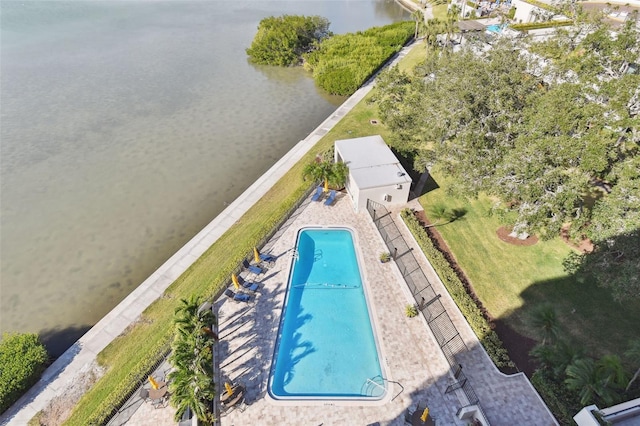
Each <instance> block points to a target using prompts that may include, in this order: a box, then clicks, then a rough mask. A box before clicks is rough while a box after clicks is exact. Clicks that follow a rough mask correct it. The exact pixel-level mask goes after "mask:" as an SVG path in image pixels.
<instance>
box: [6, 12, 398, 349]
mask: <svg viewBox="0 0 640 426" xmlns="http://www.w3.org/2000/svg"><path fill="white" fill-rule="evenodd" d="M283 14H304V15H321V16H324V17H326V18H328V19H329V20H330V21H331V27H330V29H331V30H332V31H333V32H335V33H345V32H353V31H358V30H364V29H367V28H370V27H372V26H378V25H385V24H388V23H391V22H395V21H398V20H402V19H408V18H409V15H408V13H406V12H405V11H404V10H403V9H402V8H401V7H400V6H398V5H397V4H396V3H394V2H393V0H357V1H352V0H326V1H311V0H298V1H292V0H291V1H267V0H252V1H230V0H220V1H214V0H211V1H149V0H146V1H68V2H67V1H42V2H38V1H30V0H29V1H5V0H3V1H2V2H1V3H0V28H1V30H0V31H1V34H0V42H1V44H0V309H1V310H0V331H2V332H6V331H21V332H25V331H29V332H38V333H41V336H42V338H43V340H44V342H45V344H46V345H47V347H48V349H49V350H50V351H51V352H52V353H53V354H54V355H58V354H60V353H61V352H63V351H64V350H65V349H66V348H67V347H68V346H70V345H71V344H72V343H73V342H74V341H75V340H76V339H77V338H78V337H80V336H81V335H82V334H83V333H84V332H85V331H86V330H88V329H89V328H90V327H91V326H92V325H93V324H95V323H96V322H97V321H98V320H99V319H100V318H101V317H102V316H103V315H104V314H105V313H107V312H108V311H109V310H110V309H112V308H113V307H114V306H115V305H116V304H118V303H119V302H120V301H121V300H122V299H123V298H124V297H126V296H127V295H128V294H129V293H130V292H131V291H132V290H133V289H135V288H136V287H137V286H138V285H139V284H140V283H141V282H142V281H144V279H145V278H146V277H147V276H149V275H150V274H151V273H152V272H153V271H154V270H155V269H156V268H157V267H158V266H160V265H161V264H162V263H163V262H164V261H165V260H167V259H168V258H169V257H170V256H171V255H172V254H173V253H174V252H175V251H177V250H178V249H179V248H180V247H181V246H182V245H183V244H184V243H185V242H186V241H188V240H189V239H190V238H191V237H193V236H194V235H195V234H196V233H197V232H198V231H200V230H201V229H202V228H203V227H204V226H205V225H206V224H207V223H209V222H210V221H211V220H212V219H213V218H214V217H215V216H216V215H217V214H218V213H220V211H222V210H223V209H224V208H225V206H226V205H227V204H228V203H230V202H231V201H233V200H234V199H235V198H236V197H237V196H238V195H239V194H240V193H242V192H243V191H244V189H246V188H247V187H248V186H249V185H250V184H251V183H252V182H254V181H255V179H256V178H258V177H259V176H260V175H261V174H262V173H263V172H264V171H266V170H267V169H268V168H269V167H270V166H271V165H273V164H274V163H275V162H276V161H277V160H278V159H279V158H280V157H281V156H282V155H283V154H284V153H286V152H287V151H288V150H289V149H290V148H291V147H293V146H294V145H295V144H296V143H297V142H298V141H299V140H301V139H303V138H304V137H306V135H307V134H309V132H310V131H311V130H313V129H314V128H315V127H316V126H317V125H319V124H320V123H321V122H322V121H323V120H324V119H325V118H326V117H327V116H329V115H330V114H331V113H332V112H333V111H334V110H335V108H336V107H337V106H338V105H339V104H340V103H342V102H343V101H344V98H341V97H335V96H329V95H327V94H325V93H322V92H321V91H320V90H319V89H317V88H316V87H315V85H314V83H313V80H312V79H311V77H310V76H309V75H308V74H307V73H305V72H304V71H303V70H301V69H296V68H275V67H265V66H254V65H251V64H250V63H249V62H248V61H247V57H246V54H245V51H244V49H245V48H246V47H248V46H249V45H250V43H251V40H252V39H253V36H254V34H255V32H256V29H257V26H258V23H259V21H260V20H261V19H262V18H264V17H267V16H272V15H273V16H279V15H283Z"/></svg>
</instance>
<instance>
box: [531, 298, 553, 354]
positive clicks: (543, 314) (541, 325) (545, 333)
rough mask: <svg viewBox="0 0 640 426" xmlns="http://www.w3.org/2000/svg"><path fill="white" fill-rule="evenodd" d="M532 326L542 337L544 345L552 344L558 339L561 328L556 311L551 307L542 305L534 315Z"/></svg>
mask: <svg viewBox="0 0 640 426" xmlns="http://www.w3.org/2000/svg"><path fill="white" fill-rule="evenodd" d="M531 324H532V325H533V326H534V327H535V328H536V329H538V331H539V332H540V334H541V335H542V344H543V345H544V344H546V343H547V341H549V342H552V341H555V340H556V339H557V338H558V335H559V334H560V328H559V326H558V318H557V317H556V311H555V310H554V309H553V307H552V306H551V305H542V306H540V307H538V309H536V310H535V311H533V313H532V318H531Z"/></svg>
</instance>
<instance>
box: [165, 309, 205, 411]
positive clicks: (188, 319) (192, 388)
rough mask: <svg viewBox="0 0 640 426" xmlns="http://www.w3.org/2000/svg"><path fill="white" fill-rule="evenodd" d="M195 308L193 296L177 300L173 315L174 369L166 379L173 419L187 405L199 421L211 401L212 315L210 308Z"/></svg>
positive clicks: (172, 358) (171, 360)
mask: <svg viewBox="0 0 640 426" xmlns="http://www.w3.org/2000/svg"><path fill="white" fill-rule="evenodd" d="M199 307H200V299H199V298H197V297H191V298H190V299H181V301H180V305H179V306H178V307H177V308H176V310H175V314H174V320H173V323H174V329H175V336H174V340H173V343H172V345H171V349H172V353H171V356H170V357H169V361H170V362H171V364H172V365H173V366H174V367H175V369H174V371H172V372H171V373H170V374H169V377H168V378H169V381H170V384H169V389H170V391H171V405H173V406H174V407H175V408H176V416H175V418H176V420H179V419H180V418H181V417H182V415H183V414H184V412H185V411H186V410H187V408H191V410H192V411H193V413H194V414H195V415H196V417H198V419H199V420H201V421H203V422H207V421H209V419H210V416H211V400H212V399H213V397H214V395H215V392H214V382H213V353H212V347H213V345H214V344H215V342H216V336H215V333H213V331H212V330H211V327H213V326H214V325H215V322H216V318H215V315H214V314H213V312H212V311H211V310H210V309H199Z"/></svg>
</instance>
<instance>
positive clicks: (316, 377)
mask: <svg viewBox="0 0 640 426" xmlns="http://www.w3.org/2000/svg"><path fill="white" fill-rule="evenodd" d="M296 247H297V253H298V256H297V259H296V260H295V261H294V262H293V266H292V271H291V273H290V276H289V285H288V289H287V296H286V299H285V303H284V307H283V315H282V319H281V323H280V333H279V337H278V342H277V343H276V349H275V354H274V358H273V364H272V367H271V377H270V381H269V392H270V394H271V396H273V397H274V398H276V399H304V398H311V399H341V398H344V399H352V398H357V399H374V400H375V399H380V398H381V397H382V396H383V394H384V389H383V381H382V380H381V377H382V371H381V368H380V362H379V357H378V349H377V346H376V341H375V338H374V334H373V329H372V326H371V320H370V318H369V309H368V306H367V300H366V295H365V292H364V288H363V283H362V278H361V274H360V269H359V266H358V260H357V257H356V252H355V248H354V244H353V235H352V233H351V231H350V230H348V229H326V228H323V229H303V230H301V231H300V232H299V233H298V241H297V244H296ZM372 382H375V383H377V384H378V385H376V384H374V383H372Z"/></svg>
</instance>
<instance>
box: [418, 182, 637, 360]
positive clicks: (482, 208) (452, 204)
mask: <svg viewBox="0 0 640 426" xmlns="http://www.w3.org/2000/svg"><path fill="white" fill-rule="evenodd" d="M432 176H433V177H434V180H435V182H436V184H437V186H439V188H437V189H434V190H432V191H430V192H427V193H426V194H425V195H423V196H422V197H421V198H420V203H421V204H422V205H423V207H424V209H425V212H426V214H427V216H429V208H430V206H432V205H445V206H447V207H448V208H452V209H464V210H466V211H467V212H466V214H465V215H464V217H463V218H461V219H459V220H456V221H454V222H452V223H449V224H446V225H442V226H438V227H437V229H438V231H439V232H440V233H441V234H442V236H443V238H444V239H445V240H446V242H447V244H448V245H449V247H450V249H451V251H452V252H453V253H454V256H455V258H456V260H457V261H458V263H459V264H460V266H461V267H462V268H463V270H464V271H465V273H466V275H467V277H468V278H469V279H470V280H471V283H472V285H473V288H474V289H475V291H476V292H477V294H478V296H479V297H480V299H481V300H482V303H483V304H484V306H485V307H486V308H487V309H488V311H489V312H490V314H491V315H492V316H493V317H495V318H500V319H504V320H505V321H506V322H507V323H508V324H509V325H511V326H512V328H514V329H516V330H518V331H519V332H521V333H523V334H525V335H528V336H530V337H534V338H535V337H537V332H536V330H534V329H532V328H531V327H530V326H529V322H530V321H529V319H530V316H531V312H532V310H533V309H535V308H536V307H537V306H539V305H540V304H542V303H551V304H552V305H553V306H554V307H555V309H556V312H557V314H558V316H559V319H560V322H561V327H562V329H563V330H564V331H565V338H568V339H570V340H573V341H575V342H578V343H579V344H581V345H584V346H585V347H586V348H587V350H588V351H589V352H590V353H591V354H592V355H594V356H599V355H602V354H604V353H609V352H613V353H618V354H621V353H622V352H624V351H625V350H626V346H627V343H628V341H629V340H630V339H631V338H633V337H637V325H638V324H640V304H638V303H636V304H625V305H620V304H618V303H616V302H615V301H613V299H612V298H611V296H610V295H609V293H608V291H607V290H604V289H601V288H599V287H597V286H596V285H595V284H594V283H592V282H585V283H578V282H576V281H575V280H574V279H573V278H572V277H569V276H567V274H566V273H565V272H564V271H563V269H562V260H563V259H564V257H565V256H566V255H567V254H568V253H569V251H570V250H572V249H571V248H569V246H567V245H566V244H565V243H564V242H563V241H562V240H561V239H560V238H556V239H553V240H550V241H539V242H538V243H537V244H535V245H533V246H514V245H511V244H508V243H505V242H503V241H501V240H500V239H499V238H498V237H497V235H496V230H497V229H498V228H499V227H500V226H501V223H500V221H499V220H498V219H497V218H496V217H490V216H488V214H487V212H488V211H489V209H490V207H491V205H492V204H493V201H492V200H491V199H490V198H489V197H487V196H484V195H482V196H480V197H479V198H478V199H476V200H463V199H458V198H455V197H452V196H450V195H448V194H447V193H446V186H447V181H446V179H444V178H442V177H441V175H440V174H439V173H438V171H437V170H434V171H433V172H432Z"/></svg>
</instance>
